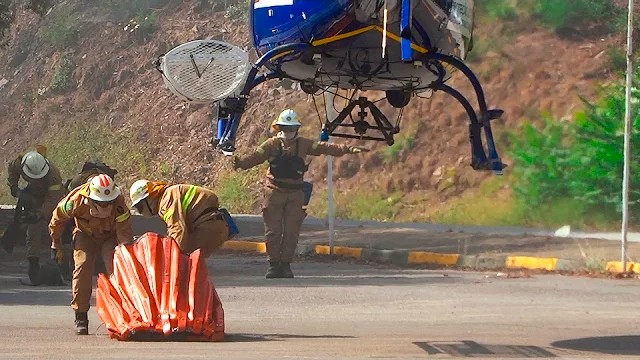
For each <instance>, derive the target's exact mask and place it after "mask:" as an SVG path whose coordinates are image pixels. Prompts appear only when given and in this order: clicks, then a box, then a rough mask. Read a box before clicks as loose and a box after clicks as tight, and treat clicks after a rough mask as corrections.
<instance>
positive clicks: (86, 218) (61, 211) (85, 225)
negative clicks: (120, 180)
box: [49, 183, 133, 248]
mask: <svg viewBox="0 0 640 360" xmlns="http://www.w3.org/2000/svg"><path fill="white" fill-rule="evenodd" d="M92 201H93V200H91V199H89V184H88V183H85V184H84V185H82V186H79V187H77V188H75V189H73V191H71V192H70V193H69V194H68V195H67V196H65V197H64V199H62V200H61V201H60V202H59V203H58V206H57V207H56V209H55V210H54V212H53V217H52V218H51V221H50V222H49V234H50V235H51V241H52V244H53V245H54V246H55V247H56V248H59V246H60V244H61V238H62V233H63V232H64V229H65V225H66V224H67V223H68V222H69V221H71V220H72V219H73V221H74V222H75V228H74V229H73V234H74V235H75V234H76V233H78V232H82V233H84V234H86V235H88V236H90V237H92V238H94V239H99V240H110V239H114V238H115V239H116V240H117V241H118V243H120V244H123V243H128V242H131V240H133V230H132V227H131V213H130V212H129V208H128V207H127V205H126V204H125V202H124V197H123V196H122V195H119V196H118V197H117V198H116V199H115V200H113V201H111V202H110V203H111V204H110V206H111V213H110V214H109V215H108V216H107V217H96V216H93V215H91V207H92V203H91V202H92Z"/></svg>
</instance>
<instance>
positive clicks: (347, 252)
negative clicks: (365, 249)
mask: <svg viewBox="0 0 640 360" xmlns="http://www.w3.org/2000/svg"><path fill="white" fill-rule="evenodd" d="M315 251H316V254H318V255H330V253H331V248H330V247H329V246H326V245H316V247H315ZM333 253H334V254H335V255H341V256H350V257H354V258H356V259H360V257H361V256H362V248H350V247H342V246H334V247H333Z"/></svg>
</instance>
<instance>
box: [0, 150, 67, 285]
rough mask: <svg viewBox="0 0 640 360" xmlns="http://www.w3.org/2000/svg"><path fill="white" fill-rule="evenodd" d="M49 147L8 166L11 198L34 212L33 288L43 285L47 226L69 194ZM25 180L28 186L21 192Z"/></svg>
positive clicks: (29, 242) (30, 237) (30, 230)
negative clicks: (21, 181)
mask: <svg viewBox="0 0 640 360" xmlns="http://www.w3.org/2000/svg"><path fill="white" fill-rule="evenodd" d="M46 151H47V149H46V147H44V146H42V145H37V146H36V151H29V152H27V153H26V154H24V155H19V156H18V157H16V158H15V159H14V160H13V161H11V162H10V163H9V165H8V169H7V172H8V177H7V185H9V189H10V191H11V196H13V197H16V198H19V201H18V202H21V203H23V204H28V206H27V207H28V208H29V209H28V210H29V211H30V212H32V213H33V215H34V216H32V217H31V220H30V221H29V224H28V225H27V226H26V228H27V237H26V248H27V249H26V250H27V254H26V255H27V259H28V261H29V268H28V275H29V281H30V283H31V285H39V284H40V255H41V252H42V251H43V250H44V249H45V248H46V245H45V244H46V243H47V239H48V236H47V224H48V223H49V219H51V213H52V212H53V209H54V208H55V207H56V204H57V203H58V201H60V199H62V197H63V196H64V195H65V191H64V189H63V186H62V176H61V175H60V170H58V168H57V167H56V166H55V165H54V164H53V163H52V162H51V161H50V160H49V159H47V158H46V155H47V152H46ZM20 178H22V179H23V180H24V181H26V182H27V185H26V186H25V187H24V188H23V189H20V187H19V186H18V183H19V181H20Z"/></svg>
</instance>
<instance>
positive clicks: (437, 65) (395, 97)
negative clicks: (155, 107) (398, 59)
mask: <svg viewBox="0 0 640 360" xmlns="http://www.w3.org/2000/svg"><path fill="white" fill-rule="evenodd" d="M292 51H296V52H301V53H313V47H312V46H311V45H309V44H305V43H301V44H289V45H283V46H280V47H277V48H274V49H273V50H271V51H269V52H267V53H266V54H264V55H263V56H262V57H261V58H260V59H259V60H258V61H257V62H256V63H255V64H254V65H253V67H252V69H251V71H250V72H249V76H248V79H249V80H248V81H247V83H246V84H245V87H244V88H243V90H242V91H241V92H240V95H239V96H237V97H230V98H227V99H225V100H224V101H221V102H220V105H219V111H220V114H219V118H221V119H222V121H220V122H219V124H218V134H217V137H216V139H214V144H215V145H216V147H217V148H219V149H220V150H221V151H222V152H224V153H226V154H230V153H233V151H235V147H234V143H235V134H236V132H237V129H238V125H239V122H240V118H241V116H242V113H243V112H244V108H245V106H246V103H247V99H248V96H249V93H250V91H251V89H253V88H254V87H255V86H257V85H259V84H261V83H263V82H265V81H267V80H270V79H284V78H290V79H293V80H298V81H299V82H300V88H301V89H302V90H303V91H304V92H306V93H309V94H315V93H317V92H318V91H319V90H320V89H323V88H322V87H321V86H326V85H327V83H320V84H319V83H315V82H313V81H308V80H305V79H296V78H295V76H291V75H290V74H289V73H285V72H284V71H283V70H282V67H280V66H273V63H270V61H271V59H273V58H276V57H281V56H282V54H283V53H291V52H292ZM316 60H319V59H318V58H316ZM419 61H420V62H422V64H426V66H425V67H427V68H429V69H431V71H432V72H433V74H434V79H435V80H433V81H432V82H431V83H429V84H421V85H420V87H419V88H412V87H406V88H404V89H397V88H396V89H388V90H386V91H385V95H386V97H385V98H386V100H387V101H388V102H389V103H390V104H391V105H392V106H393V107H395V108H399V109H402V108H404V106H406V105H407V104H408V103H409V101H410V99H411V96H412V95H413V94H414V93H416V92H422V91H433V92H436V91H442V92H445V93H447V94H449V95H451V96H452V97H453V98H454V99H456V100H457V101H458V102H459V103H460V104H461V105H462V106H463V108H464V109H465V111H466V113H467V116H468V118H469V141H470V145H471V164H470V165H471V167H472V168H473V169H474V170H488V171H493V172H494V173H496V174H502V170H503V169H504V168H505V167H506V165H505V164H504V163H502V161H501V159H500V157H499V155H498V153H497V150H496V147H495V142H494V139H493V133H492V129H491V121H492V120H495V119H499V118H500V117H501V116H502V114H503V111H502V110H500V109H488V107H487V103H486V100H485V96H484V91H483V89H482V86H481V85H480V82H479V81H478V79H477V77H476V76H475V74H474V73H473V72H472V71H471V70H470V69H469V67H468V66H467V65H466V64H464V62H462V61H460V60H459V59H457V58H456V57H454V56H450V55H446V54H441V53H427V54H423V55H422V57H421V58H420V59H419ZM267 63H270V64H269V65H271V66H269V68H270V69H269V70H270V71H269V72H267V73H265V74H262V75H257V74H258V71H259V70H260V69H262V68H263V67H264V66H265V65H266V64H267ZM445 66H446V67H447V68H448V69H452V68H453V69H455V70H458V71H459V72H461V73H462V74H463V75H465V77H466V78H467V79H468V80H469V81H470V82H471V84H472V86H473V88H474V91H475V95H476V99H477V103H478V106H479V110H478V111H477V112H476V110H475V109H474V108H473V106H472V105H471V102H470V101H469V100H468V99H467V98H466V97H465V96H464V95H463V94H461V93H460V92H459V91H458V90H456V89H454V88H453V87H451V86H449V85H447V84H446V81H447V80H448V79H447V78H446V77H447V76H449V75H450V73H451V71H450V70H449V71H445ZM251 79H253V81H250V80H251ZM352 84H353V86H352V88H353V89H354V90H363V89H360V88H359V87H358V86H357V84H356V83H355V82H352ZM364 90H366V89H364ZM325 91H326V88H325ZM376 102H377V101H370V100H369V99H368V98H367V97H358V98H357V99H356V98H351V99H349V103H348V104H347V105H346V106H345V107H344V109H342V110H341V111H340V112H339V113H338V116H337V117H336V118H335V119H326V120H325V122H324V124H323V126H322V133H321V136H320V138H321V140H323V141H326V140H328V139H329V138H330V137H331V136H333V137H341V138H350V139H362V140H372V141H383V142H385V143H386V144H388V145H393V143H394V135H395V134H398V133H399V132H400V126H399V121H398V122H396V124H392V123H391V121H390V120H389V119H388V118H387V117H386V116H385V114H384V113H383V112H382V111H380V109H379V108H378V106H377V105H376ZM356 107H358V108H359V110H360V111H359V112H358V113H357V115H358V116H357V117H356V118H357V119H355V120H354V119H352V116H351V114H352V112H353V110H354V109H356ZM367 110H368V111H369V112H367ZM367 118H371V120H370V121H367ZM347 119H350V120H351V121H347ZM399 119H400V118H399ZM399 119H398V120H399ZM345 130H347V131H345ZM348 130H350V131H348ZM372 132H376V133H377V134H371V133H372ZM483 133H484V141H483V136H482V135H483ZM485 143H486V148H485Z"/></svg>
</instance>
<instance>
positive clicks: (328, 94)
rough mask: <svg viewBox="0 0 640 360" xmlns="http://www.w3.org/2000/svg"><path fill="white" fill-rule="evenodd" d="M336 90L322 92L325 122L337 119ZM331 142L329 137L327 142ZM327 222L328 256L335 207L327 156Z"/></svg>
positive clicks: (331, 162) (331, 164)
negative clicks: (335, 106) (325, 114)
mask: <svg viewBox="0 0 640 360" xmlns="http://www.w3.org/2000/svg"><path fill="white" fill-rule="evenodd" d="M336 91H338V89H337V88H335V87H331V88H329V89H328V90H327V91H325V92H324V108H325V111H326V112H327V120H328V121H333V120H335V118H337V117H338V112H337V111H336V110H335V108H334V107H333V101H334V99H335V97H336V95H335V92H336ZM327 141H331V137H329V140H327ZM327 207H328V209H327V220H328V222H329V254H330V255H333V247H334V241H335V231H334V218H335V206H334V203H333V156H327Z"/></svg>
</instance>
